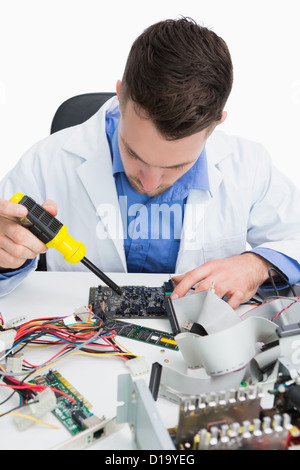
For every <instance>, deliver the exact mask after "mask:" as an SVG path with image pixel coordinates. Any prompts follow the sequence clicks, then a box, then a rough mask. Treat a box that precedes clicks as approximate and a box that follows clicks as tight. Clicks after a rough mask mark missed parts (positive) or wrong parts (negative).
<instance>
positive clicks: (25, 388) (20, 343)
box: [0, 309, 136, 424]
mask: <svg viewBox="0 0 300 470" xmlns="http://www.w3.org/2000/svg"><path fill="white" fill-rule="evenodd" d="M82 317H84V321H83V320H81V318H82ZM3 324H4V322H3V321H2V317H1V322H0V329H1V330H3V329H4V328H3ZM14 330H15V331H16V332H17V334H16V337H15V339H14V343H13V345H12V347H11V348H10V349H8V350H6V351H5V352H3V353H2V354H0V361H1V360H3V359H4V358H5V357H7V356H9V357H14V356H15V355H16V354H19V353H20V351H22V350H23V349H24V348H26V347H47V346H48V347H58V348H59V351H58V352H56V354H54V355H52V356H51V357H50V358H49V359H48V360H46V361H45V362H43V363H42V364H39V365H33V364H31V363H29V362H28V361H26V360H25V359H23V368H22V372H18V373H17V374H16V375H17V376H18V378H16V377H13V375H14V374H13V373H12V372H9V371H6V370H5V369H4V367H3V366H1V365H0V378H2V382H0V387H8V388H11V389H12V393H11V394H10V395H9V396H8V397H7V398H6V399H5V400H3V401H2V402H1V403H0V405H3V404H4V403H6V402H7V401H8V400H9V399H10V398H11V397H12V396H13V395H14V393H15V392H17V393H18V394H19V396H20V405H19V406H18V407H16V408H13V409H12V410H10V411H8V412H5V413H2V414H0V417H1V416H4V415H6V414H9V413H10V414H14V413H13V411H14V410H15V409H18V408H20V407H22V406H25V405H26V403H28V401H31V402H32V400H34V399H35V398H36V394H37V392H39V391H42V390H44V389H45V388H46V386H44V385H36V384H32V383H29V382H27V380H28V378H29V376H30V375H32V374H33V373H35V372H40V371H41V370H43V369H45V368H49V367H50V366H51V365H53V364H55V363H56V362H59V361H61V360H62V359H64V358H67V357H69V356H71V355H74V354H83V355H88V356H96V357H99V356H101V357H103V356H118V357H121V358H123V359H125V360H129V359H132V358H135V357H136V356H135V355H134V354H133V353H131V352H130V351H128V350H126V349H125V348H124V347H123V346H122V345H120V344H119V343H118V342H117V341H116V339H115V337H116V332H115V331H114V330H108V329H106V328H105V327H104V326H103V323H102V320H101V319H99V318H98V317H96V316H94V314H93V312H92V311H91V309H90V310H89V311H88V312H86V313H84V314H82V315H79V316H77V315H76V314H74V315H73V316H71V317H69V316H67V317H50V318H37V319H34V320H29V321H28V322H25V323H22V324H21V325H19V326H16V327H15V328H14ZM20 376H24V379H23V380H20ZM50 388H51V387H50ZM53 391H55V392H58V393H62V394H63V392H61V391H60V390H56V389H53ZM68 398H69V399H70V400H71V401H72V398H71V397H68ZM44 424H46V423H44Z"/></svg>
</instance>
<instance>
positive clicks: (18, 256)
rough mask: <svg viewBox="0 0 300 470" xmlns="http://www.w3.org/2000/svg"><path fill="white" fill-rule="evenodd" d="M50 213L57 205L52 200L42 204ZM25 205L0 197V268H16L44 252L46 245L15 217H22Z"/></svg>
mask: <svg viewBox="0 0 300 470" xmlns="http://www.w3.org/2000/svg"><path fill="white" fill-rule="evenodd" d="M43 207H44V209H46V210H47V211H48V212H49V213H50V214H51V215H53V216H56V214H57V206H56V203H55V202H54V201H50V200H49V201H46V202H45V203H44V204H43ZM27 213H28V211H27V209H26V207H24V206H22V205H21V204H16V203H14V202H11V201H6V200H5V199H0V269H1V271H5V269H17V268H19V267H20V266H22V265H23V264H24V263H25V261H26V260H27V259H33V258H35V257H36V256H37V255H38V254H40V253H45V252H46V251H47V247H46V245H45V244H44V243H42V242H41V241H40V240H39V239H38V238H37V237H35V236H34V235H33V234H32V233H31V232H30V231H29V230H28V229H26V228H25V227H22V225H20V223H18V221H17V220H16V217H24V216H26V215H27Z"/></svg>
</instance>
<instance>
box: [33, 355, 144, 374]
mask: <svg viewBox="0 0 300 470" xmlns="http://www.w3.org/2000/svg"><path fill="white" fill-rule="evenodd" d="M75 355H84V356H97V357H99V354H97V353H87V352H75V353H70V354H68V355H67V356H64V357H61V358H60V359H58V360H57V361H55V362H51V364H48V365H46V366H44V367H42V368H41V369H37V370H35V371H34V372H41V371H42V370H44V369H48V368H49V366H53V365H54V364H57V363H58V362H60V361H62V360H63V359H66V358H67V357H69V356H75ZM121 355H123V356H132V355H133V356H135V357H137V356H136V355H135V354H132V353H130V352H128V353H120V352H118V353H105V354H103V355H101V357H105V356H121ZM37 367H38V366H37Z"/></svg>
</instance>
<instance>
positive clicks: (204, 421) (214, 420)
mask: <svg viewBox="0 0 300 470" xmlns="http://www.w3.org/2000/svg"><path fill="white" fill-rule="evenodd" d="M262 396H263V394H262V391H261V388H260V386H249V387H247V388H245V387H239V389H238V390H234V389H233V390H228V391H226V392H211V393H207V394H201V395H199V396H194V397H190V398H186V399H182V400H181V403H180V411H179V422H178V426H177V431H176V442H177V445H181V444H184V445H185V446H186V444H187V443H188V444H189V446H190V447H191V446H192V445H193V440H194V436H195V435H196V434H197V432H198V431H199V430H200V429H202V428H205V429H208V430H210V428H211V427H212V426H218V427H220V426H221V425H223V424H226V425H231V424H233V423H235V422H242V421H244V420H253V419H255V418H258V417H259V413H260V402H261V399H262Z"/></svg>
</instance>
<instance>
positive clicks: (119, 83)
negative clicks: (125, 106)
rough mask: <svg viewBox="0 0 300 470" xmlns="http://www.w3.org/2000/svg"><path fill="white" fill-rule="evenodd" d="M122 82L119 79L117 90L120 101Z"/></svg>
mask: <svg viewBox="0 0 300 470" xmlns="http://www.w3.org/2000/svg"><path fill="white" fill-rule="evenodd" d="M121 84H122V82H121V80H118V81H117V84H116V92H117V97H118V100H119V102H120V93H121Z"/></svg>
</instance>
